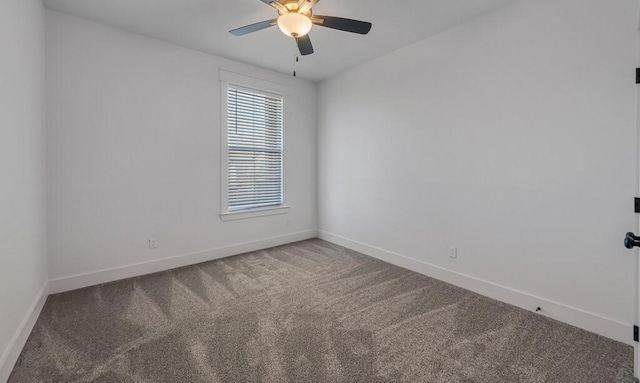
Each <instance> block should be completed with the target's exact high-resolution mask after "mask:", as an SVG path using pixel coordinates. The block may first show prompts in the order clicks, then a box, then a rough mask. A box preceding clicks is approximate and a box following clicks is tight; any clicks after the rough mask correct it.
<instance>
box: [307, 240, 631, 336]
mask: <svg viewBox="0 0 640 383" xmlns="http://www.w3.org/2000/svg"><path fill="white" fill-rule="evenodd" d="M318 237H319V238H321V239H324V240H325V241H329V242H332V243H335V244H337V245H340V246H344V247H346V248H349V249H351V250H354V251H358V252H360V253H363V254H366V255H369V256H371V257H374V258H377V259H379V260H382V261H385V262H388V263H391V264H394V265H396V266H400V267H403V268H405V269H409V270H411V271H415V272H418V273H420V274H424V275H426V276H429V277H432V278H436V279H438V280H441V281H444V282H447V283H450V284H452V285H455V286H458V287H462V288H464V289H467V290H471V291H473V292H475V293H478V294H481V295H484V296H487V297H489V298H492V299H496V300H499V301H502V302H505V303H508V304H511V305H513V306H517V307H520V308H522V309H525V310H527V311H533V310H535V308H536V307H542V308H543V311H542V312H540V313H539V314H540V315H544V316H547V317H549V318H552V319H555V320H558V321H560V322H564V323H567V324H570V325H572V326H576V327H579V328H581V329H584V330H587V331H590V332H594V333H596V334H599V335H602V336H605V337H607V338H610V339H614V340H617V341H619V342H622V343H625V344H628V345H631V346H634V347H635V344H634V342H633V339H632V328H633V325H632V324H627V323H622V322H618V321H616V320H614V319H610V318H606V317H603V316H600V315H598V314H594V313H591V312H587V311H584V310H581V309H578V308H575V307H571V306H568V305H566V304H563V303H559V302H555V301H552V300H548V299H545V298H542V297H538V296H535V295H533V294H529V293H526V292H524V291H519V290H516V289H512V288H509V287H506V286H502V285H498V284H495V283H492V282H489V281H486V280H483V279H479V278H476V277H472V276H470V275H466V274H462V273H458V272H456V271H453V270H449V269H446V268H443V267H440V266H436V265H434V264H431V263H428V262H424V261H420V260H417V259H415V258H412V257H409V256H406V255H402V254H398V253H394V252H392V251H389V250H385V249H381V248H379V247H375V246H371V245H367V244H365V243H362V242H358V241H354V240H352V239H349V238H346V237H342V236H340V235H337V234H332V233H328V232H326V231H322V230H319V231H318Z"/></svg>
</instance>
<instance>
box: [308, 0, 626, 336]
mask: <svg viewBox="0 0 640 383" xmlns="http://www.w3.org/2000/svg"><path fill="white" fill-rule="evenodd" d="M637 11H638V10H637V1H635V0H620V1H602V0H560V1H558V0H524V1H519V2H516V3H514V4H512V5H511V6H508V7H506V8H503V9H501V10H498V11H496V12H494V13H492V14H490V15H487V16H484V17H482V18H479V19H476V20H474V21H472V22H470V23H467V24H464V25H462V26H459V27H457V28H455V29H453V30H450V31H447V32H445V33H442V34H440V35H438V36H436V37H434V38H431V39H427V40H425V41H422V42H420V43H417V44H415V45H412V46H409V47H407V48H404V49H401V50H399V51H396V52H394V53H391V54H388V55H386V56H383V57H381V58H379V59H376V60H374V61H372V62H369V63H366V64H364V65H362V66H359V67H357V68H354V69H352V70H350V71H348V72H346V73H343V74H340V75H338V76H336V77H334V78H331V79H329V80H327V81H325V82H323V83H321V85H320V87H319V96H318V97H319V103H320V107H319V111H318V116H319V126H318V129H319V150H318V152H319V211H320V215H319V220H320V229H321V230H322V231H324V232H327V233H332V234H335V236H334V238H342V239H344V243H352V244H355V243H360V244H362V245H363V246H368V247H369V248H373V247H375V248H379V249H383V250H386V251H388V252H393V253H395V254H399V255H402V256H407V257H410V258H412V259H414V260H418V261H420V262H422V263H428V264H430V265H432V266H436V268H432V269H433V270H435V269H437V267H439V268H444V269H447V270H451V271H454V272H456V273H461V274H465V275H467V276H470V277H473V278H477V279H480V280H483V281H487V282H490V283H491V284H497V285H501V286H503V287H506V288H507V289H513V290H519V292H518V293H525V294H524V295H529V296H531V295H532V296H536V297H538V298H542V299H541V301H545V300H546V301H553V302H555V303H558V304H559V305H554V306H553V308H552V309H549V310H546V312H545V314H547V315H550V316H553V317H559V318H560V319H563V320H566V321H570V322H571V321H573V322H574V324H575V323H577V322H579V321H576V320H574V319H572V318H570V316H571V315H573V314H575V315H582V314H581V312H582V311H586V312H587V314H588V315H591V314H593V315H595V316H597V317H602V318H601V319H603V320H605V321H606V320H611V323H615V322H617V323H618V324H619V325H621V326H623V327H621V331H622V332H621V333H620V334H622V335H620V337H624V340H625V341H627V342H631V339H630V336H631V335H630V334H631V332H630V331H631V330H630V325H631V323H633V321H634V317H635V316H634V286H635V285H634V257H635V254H634V253H633V252H631V251H628V250H626V249H624V248H623V247H622V238H623V236H624V234H625V233H626V232H627V231H630V230H633V228H634V227H635V224H634V214H633V212H632V208H633V206H632V199H633V197H634V192H635V189H636V187H635V185H636V177H637V174H636V166H635V163H636V160H635V158H636V85H635V84H634V68H635V66H636V30H637V15H638V12H637ZM450 244H453V245H456V246H458V259H455V260H454V259H451V258H448V257H447V248H448V245H450ZM397 259H400V258H397ZM452 275H453V274H452ZM453 279H455V278H453V277H452V280H453ZM458 280H460V279H458ZM487 291H489V289H488V290H487ZM495 291H497V290H495ZM488 294H489V295H493V294H492V293H488ZM496 294H497V293H496ZM559 306H570V307H572V308H575V309H577V310H573V311H572V313H573V314H567V315H565V316H564V317H562V315H559V314H557V313H555V312H553V310H556V309H558V307H559ZM529 308H531V309H534V308H535V307H529ZM543 309H546V307H543ZM565 312H566V311H565ZM578 324H579V323H578ZM605 332H606V331H605Z"/></svg>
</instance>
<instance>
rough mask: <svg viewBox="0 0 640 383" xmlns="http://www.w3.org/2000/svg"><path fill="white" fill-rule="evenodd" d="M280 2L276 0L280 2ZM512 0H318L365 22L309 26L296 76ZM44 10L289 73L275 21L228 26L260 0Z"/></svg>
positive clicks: (85, 2) (78, 3) (257, 12)
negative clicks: (353, 27)
mask: <svg viewBox="0 0 640 383" xmlns="http://www.w3.org/2000/svg"><path fill="white" fill-rule="evenodd" d="M281 1H284V0H281ZM513 1H514V0H404V1H388V0H384V1H383V0H348V1H347V0H321V1H320V2H319V3H318V4H317V5H316V6H315V7H314V9H313V10H314V13H316V14H318V15H325V16H339V17H346V18H352V19H358V20H363V21H369V22H372V23H373V28H372V29H371V32H370V33H369V34H368V35H366V36H362V35H356V34H351V33H345V32H340V31H336V30H333V29H327V28H323V27H318V26H314V27H313V29H312V31H311V32H310V33H309V36H310V37H311V41H312V43H313V46H314V48H315V53H314V54H312V55H310V56H304V57H300V62H299V63H298V64H297V72H298V76H300V77H303V78H306V79H309V80H313V81H319V80H322V79H325V78H327V77H329V76H331V75H333V74H336V73H338V72H341V71H343V70H345V69H348V68H351V67H354V66H356V65H358V64H361V63H364V62H366V61H368V60H371V59H373V58H375V57H378V56H381V55H383V54H385V53H388V52H392V51H394V50H397V49H399V48H402V47H404V46H407V45H409V44H411V43H414V42H417V41H419V40H422V39H425V38H427V37H429V36H432V35H434V34H436V33H438V32H441V31H443V30H446V29H448V28H451V27H453V26H455V25H457V24H460V23H463V22H464V21H466V20H469V19H471V18H474V17H477V16H479V15H482V14H484V13H487V12H490V11H492V10H494V9H496V8H498V7H501V6H503V5H506V4H508V3H511V2H513ZM43 3H44V4H45V6H46V7H47V8H48V9H52V10H55V11H59V12H63V13H67V14H70V15H74V16H78V17H81V18H84V19H88V20H92V21H95V22H98V23H101V24H104V25H109V26H113V27H117V28H121V29H124V30H127V31H130V32H134V33H138V34H141V35H145V36H149V37H153V38H156V39H159V40H164V41H167V42H171V43H174V44H177V45H181V46H184V47H188V48H192V49H196V50H199V51H202V52H208V53H212V54H215V55H218V56H223V57H226V58H230V59H234V60H237V61H242V62H246V63H250V64H254V65H258V66H261V67H264V68H268V69H272V70H275V71H278V72H283V73H291V71H292V69H293V58H294V54H295V52H297V49H296V47H295V43H294V41H293V39H291V38H289V37H287V36H285V35H284V34H282V32H280V30H279V29H278V27H277V26H275V27H271V28H269V29H266V30H263V31H259V32H255V33H253V34H250V35H246V36H243V37H236V36H232V35H231V34H229V33H228V31H229V30H231V29H234V28H237V27H241V26H244V25H246V24H251V23H255V22H258V21H263V20H268V19H273V18H275V17H277V12H276V10H275V9H273V8H272V7H270V6H268V5H267V4H264V3H263V2H262V1H260V0H227V1H221V0H43Z"/></svg>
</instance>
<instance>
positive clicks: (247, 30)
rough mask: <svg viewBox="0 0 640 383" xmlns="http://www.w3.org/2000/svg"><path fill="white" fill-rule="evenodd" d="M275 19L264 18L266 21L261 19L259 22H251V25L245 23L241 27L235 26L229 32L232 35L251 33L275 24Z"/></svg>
mask: <svg viewBox="0 0 640 383" xmlns="http://www.w3.org/2000/svg"><path fill="white" fill-rule="evenodd" d="M276 23H277V20H276V19H273V20H266V21H261V22H259V23H255V24H251V25H245V26H244V27H241V28H236V29H234V30H231V31H229V33H231V34H232V35H235V36H244V35H246V34H249V33H252V32H257V31H261V30H263V29H266V28H269V27H271V26H274V25H276Z"/></svg>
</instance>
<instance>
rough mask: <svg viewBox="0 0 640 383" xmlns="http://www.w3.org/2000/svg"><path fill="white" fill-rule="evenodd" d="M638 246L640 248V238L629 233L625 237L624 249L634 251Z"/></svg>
mask: <svg viewBox="0 0 640 383" xmlns="http://www.w3.org/2000/svg"><path fill="white" fill-rule="evenodd" d="M636 246H637V247H640V237H636V235H635V234H633V233H631V232H629V233H627V235H626V236H625V237H624V247H626V248H627V249H633V248H634V247H636Z"/></svg>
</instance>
